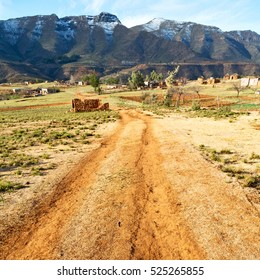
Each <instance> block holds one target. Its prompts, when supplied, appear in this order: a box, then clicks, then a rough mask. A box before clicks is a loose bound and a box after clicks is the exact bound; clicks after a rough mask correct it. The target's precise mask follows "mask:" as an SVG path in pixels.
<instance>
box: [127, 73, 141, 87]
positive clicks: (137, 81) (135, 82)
mask: <svg viewBox="0 0 260 280" xmlns="http://www.w3.org/2000/svg"><path fill="white" fill-rule="evenodd" d="M128 83H129V87H130V88H131V89H137V88H138V87H142V86H144V76H143V74H142V73H141V72H140V71H137V72H132V75H131V77H130V78H129V79H128Z"/></svg>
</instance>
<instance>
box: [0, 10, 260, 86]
mask: <svg viewBox="0 0 260 280" xmlns="http://www.w3.org/2000/svg"><path fill="white" fill-rule="evenodd" d="M259 50H260V35H258V34H257V33H255V32H252V31H232V32H223V31H221V30H220V29H219V28H217V27H211V26H205V25H201V24H196V23H192V22H176V21H172V20H165V19H162V18H159V19H154V20H152V21H150V22H148V23H146V24H143V25H139V26H135V27H132V28H127V27H125V26H124V25H123V24H122V23H121V22H120V20H119V19H118V18H117V16H115V15H112V14H109V13H101V14H100V15H97V16H71V17H64V18H58V17H57V16H56V15H50V16H33V17H23V18H18V19H9V20H5V21H0V62H1V64H0V73H1V74H0V81H6V80H15V79H25V77H28V78H33V77H37V78H44V79H56V78H59V79H62V78H68V77H69V76H70V74H71V73H77V72H78V73H79V72H80V71H81V72H82V73H83V72H86V71H90V70H96V71H97V72H100V73H102V74H106V73H112V72H113V71H118V70H120V69H123V68H127V67H132V66H134V65H138V64H149V65H151V64H153V65H155V66H154V67H158V65H160V66H162V65H164V64H166V65H171V64H173V63H183V64H185V65H186V66H187V65H196V67H197V68H198V66H199V67H200V68H201V70H198V71H197V72H198V73H197V72H196V71H195V72H196V74H194V71H193V73H192V71H190V70H188V69H189V67H186V66H185V67H186V68H185V67H184V69H187V70H186V72H185V74H186V76H188V77H191V76H192V77H195V76H196V75H201V74H204V70H203V69H205V68H204V67H205V66H207V67H209V65H211V66H212V65H217V66H218V68H216V69H219V65H222V66H223V65H225V64H227V63H228V64H230V63H231V64H232V65H234V64H235V65H238V66H239V67H238V70H239V71H241V73H240V74H247V71H248V70H249V69H251V70H250V71H251V72H252V71H255V72H257V71H260V69H259V64H260V51H259ZM156 65H157V66H156ZM241 65H242V66H241ZM243 65H246V67H243ZM248 65H252V67H251V68H250V67H249V66H248ZM191 68H192V67H191ZM222 68H223V69H225V67H224V66H223V67H222ZM233 68H234V67H233ZM235 68H236V67H235ZM216 69H215V70H214V71H215V72H216V74H219V76H220V75H222V74H223V73H220V72H221V71H219V70H216ZM246 69H247V70H246ZM234 70H235V69H234ZM214 71H213V72H214ZM223 71H224V70H223ZM223 71H222V72H223ZM208 74H210V73H208Z"/></svg>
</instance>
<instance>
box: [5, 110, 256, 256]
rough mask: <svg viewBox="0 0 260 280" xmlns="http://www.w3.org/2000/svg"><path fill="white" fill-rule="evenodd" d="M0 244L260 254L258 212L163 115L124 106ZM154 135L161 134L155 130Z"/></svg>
mask: <svg viewBox="0 0 260 280" xmlns="http://www.w3.org/2000/svg"><path fill="white" fill-rule="evenodd" d="M121 115H122V120H121V123H120V125H119V126H118V128H117V130H116V131H115V133H114V134H113V135H112V136H110V137H108V138H107V139H105V140H104V141H103V143H102V145H101V147H100V148H99V149H97V150H95V151H93V153H92V154H91V155H88V156H86V157H85V158H84V159H83V160H82V161H81V162H80V163H79V164H78V165H77V166H76V167H75V168H74V169H73V170H71V171H70V172H69V173H68V175H67V176H66V177H64V179H63V180H62V181H61V182H60V183H59V184H57V185H56V188H55V190H54V192H53V194H52V195H51V196H50V197H48V198H45V199H43V201H44V202H41V203H39V204H38V205H37V206H35V208H34V210H33V211H32V213H31V215H30V217H26V219H25V221H26V223H25V224H23V225H22V226H21V227H19V228H13V229H10V230H9V231H8V232H7V234H6V236H8V238H6V239H5V240H2V242H1V243H0V258H1V259H259V258H260V216H259V212H258V211H257V209H255V208H254V207H253V206H252V205H251V204H250V202H249V201H248V200H247V199H246V196H245V195H244V193H243V191H242V189H240V188H239V187H234V188H232V186H230V185H228V184H226V183H225V178H224V177H223V176H224V175H223V174H222V173H220V171H218V170H216V169H215V168H214V167H212V166H210V164H209V163H208V162H206V161H205V160H204V159H203V158H202V157H201V156H200V154H199V153H198V152H196V151H195V150H192V148H191V147H188V148H187V146H186V145H185V143H183V142H182V141H180V139H178V138H176V137H175V135H174V134H173V133H172V132H171V131H169V129H168V128H167V124H166V123H165V122H164V123H163V122H161V120H160V119H154V118H152V117H150V116H146V115H144V114H140V113H138V112H136V111H134V110H133V111H123V112H122V113H121ZM155 132H156V133H155Z"/></svg>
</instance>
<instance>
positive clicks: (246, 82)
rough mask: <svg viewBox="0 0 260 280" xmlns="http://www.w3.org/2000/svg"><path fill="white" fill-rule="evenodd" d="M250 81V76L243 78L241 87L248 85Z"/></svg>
mask: <svg viewBox="0 0 260 280" xmlns="http://www.w3.org/2000/svg"><path fill="white" fill-rule="evenodd" d="M249 81H250V79H249V78H242V79H241V87H248V85H249Z"/></svg>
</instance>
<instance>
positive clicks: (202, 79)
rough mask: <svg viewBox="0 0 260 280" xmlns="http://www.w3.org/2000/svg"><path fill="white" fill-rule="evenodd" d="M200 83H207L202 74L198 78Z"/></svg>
mask: <svg viewBox="0 0 260 280" xmlns="http://www.w3.org/2000/svg"><path fill="white" fill-rule="evenodd" d="M198 83H199V84H201V85H204V84H206V83H207V81H206V80H205V79H204V77H203V76H200V77H199V78H198Z"/></svg>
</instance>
